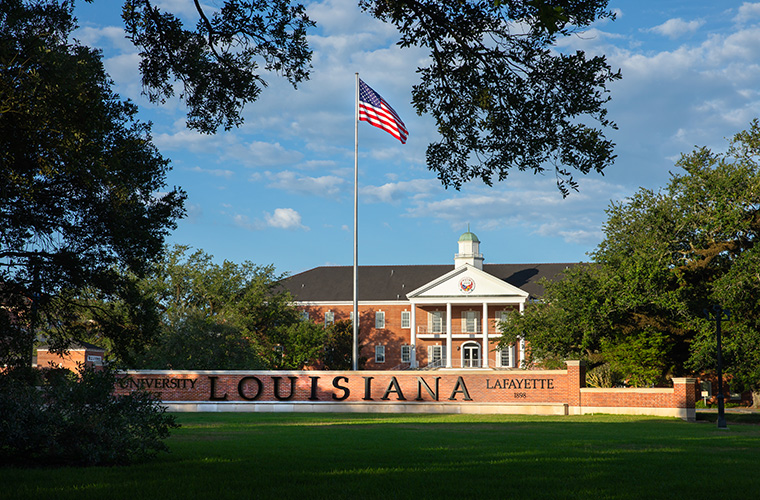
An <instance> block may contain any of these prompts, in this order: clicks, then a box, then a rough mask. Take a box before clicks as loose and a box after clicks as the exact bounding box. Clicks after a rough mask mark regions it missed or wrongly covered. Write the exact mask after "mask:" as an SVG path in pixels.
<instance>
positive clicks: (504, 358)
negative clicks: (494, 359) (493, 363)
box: [499, 347, 514, 368]
mask: <svg viewBox="0 0 760 500" xmlns="http://www.w3.org/2000/svg"><path fill="white" fill-rule="evenodd" d="M513 349H514V348H513V347H507V348H506V349H502V350H501V351H499V366H501V367H502V368H512V350H513Z"/></svg>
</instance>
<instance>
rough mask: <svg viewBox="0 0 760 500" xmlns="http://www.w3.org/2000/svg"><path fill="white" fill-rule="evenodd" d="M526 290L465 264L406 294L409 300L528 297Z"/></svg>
mask: <svg viewBox="0 0 760 500" xmlns="http://www.w3.org/2000/svg"><path fill="white" fill-rule="evenodd" d="M528 295H529V294H528V292H526V291H524V290H521V289H519V288H517V287H516V286H513V285H510V284H509V283H507V282H506V281H503V280H501V279H499V278H497V277H495V276H492V275H491V274H488V273H487V272H485V271H481V270H480V269H478V268H476V267H473V266H471V265H470V264H465V265H463V266H460V267H457V268H456V269H453V270H452V271H450V272H448V273H446V274H444V275H443V276H440V277H438V278H436V279H434V280H433V281H430V282H428V283H426V284H424V285H422V286H421V287H419V288H417V289H416V290H413V291H411V292H409V293H408V294H407V297H408V298H409V299H410V300H414V299H422V298H441V297H505V296H508V297H515V298H521V299H523V300H524V299H527V298H528Z"/></svg>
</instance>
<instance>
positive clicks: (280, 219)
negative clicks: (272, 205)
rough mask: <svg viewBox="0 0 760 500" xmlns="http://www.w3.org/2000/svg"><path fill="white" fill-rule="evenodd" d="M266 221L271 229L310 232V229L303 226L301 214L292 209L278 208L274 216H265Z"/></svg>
mask: <svg viewBox="0 0 760 500" xmlns="http://www.w3.org/2000/svg"><path fill="white" fill-rule="evenodd" d="M265 219H266V223H267V225H268V226H270V227H276V228H279V229H305V230H307V231H308V230H309V228H308V227H306V226H304V225H303V224H301V214H299V213H298V212H297V211H295V210H293V209H292V208H276V209H275V210H274V213H273V214H268V213H267V214H265Z"/></svg>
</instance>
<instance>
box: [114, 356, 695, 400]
mask: <svg viewBox="0 0 760 500" xmlns="http://www.w3.org/2000/svg"><path fill="white" fill-rule="evenodd" d="M584 376H585V370H584V366H583V364H582V363H580V362H577V361H576V362H569V363H568V369H567V370H531V371H527V370H492V371H473V370H439V371H356V372H353V371H289V372H287V371H281V372H273V371H251V372H246V371H220V372H212V371H200V372H191V371H181V372H180V371H176V372H175V371H134V372H126V373H124V374H123V377H122V378H121V379H120V381H119V382H118V383H117V385H116V387H115V392H116V394H125V393H128V392H130V391H132V390H135V389H137V388H140V389H144V390H148V391H150V392H154V393H157V394H158V395H159V397H160V398H161V399H162V400H163V401H164V402H167V403H170V402H179V401H186V402H194V401H197V402H201V401H202V402H221V401H226V402H253V401H256V402H304V403H306V402H315V401H319V402H326V403H329V402H358V403H361V402H365V403H366V402H404V403H410V404H414V403H416V402H432V401H437V402H441V403H446V402H451V403H458V404H468V403H471V404H478V403H502V404H505V403H506V404H523V405H525V404H527V405H530V404H534V405H541V404H566V405H568V406H569V407H572V408H577V409H579V410H581V411H582V409H583V408H584V407H586V408H593V409H598V411H602V412H603V411H604V410H603V409H604V408H609V409H613V408H652V409H660V408H663V409H673V408H681V409H684V408H685V409H692V410H693V408H694V402H695V390H694V385H695V384H696V379H686V378H681V379H674V388H672V389H595V388H593V389H592V388H583V387H582V385H583V381H584ZM327 411H329V410H327ZM574 411H575V410H574Z"/></svg>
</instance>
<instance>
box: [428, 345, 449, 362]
mask: <svg viewBox="0 0 760 500" xmlns="http://www.w3.org/2000/svg"><path fill="white" fill-rule="evenodd" d="M445 361H446V346H443V345H431V346H428V365H433V366H443V365H444V363H445Z"/></svg>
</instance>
